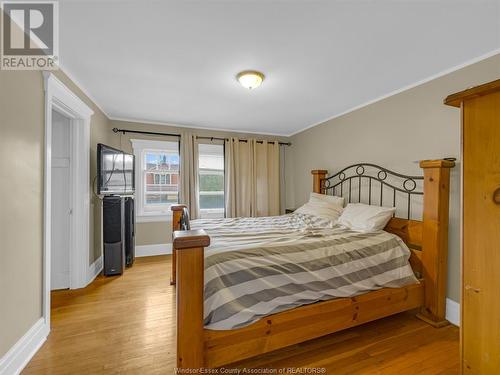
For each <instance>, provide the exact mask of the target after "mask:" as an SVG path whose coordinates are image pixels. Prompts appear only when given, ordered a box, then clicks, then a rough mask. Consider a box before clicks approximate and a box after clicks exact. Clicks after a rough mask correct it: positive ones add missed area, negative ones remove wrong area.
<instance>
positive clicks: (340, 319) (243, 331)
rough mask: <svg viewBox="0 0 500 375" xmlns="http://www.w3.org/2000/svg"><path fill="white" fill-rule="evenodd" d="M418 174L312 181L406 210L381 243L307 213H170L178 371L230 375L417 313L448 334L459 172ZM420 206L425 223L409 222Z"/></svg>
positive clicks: (362, 170) (366, 166)
mask: <svg viewBox="0 0 500 375" xmlns="http://www.w3.org/2000/svg"><path fill="white" fill-rule="evenodd" d="M420 166H421V168H423V171H424V173H423V176H407V175H402V174H399V173H395V172H392V171H389V170H388V169H385V168H382V167H379V166H376V165H374V164H370V163H361V164H356V165H352V166H349V167H347V168H344V169H342V170H340V171H339V172H337V173H336V174H334V175H332V176H330V177H327V171H325V170H314V171H312V176H313V192H315V193H320V194H327V195H331V196H342V197H345V199H346V200H348V202H363V203H366V204H370V205H379V206H383V205H385V206H387V205H389V206H391V205H392V206H397V205H400V206H401V204H400V203H401V199H403V201H404V204H403V206H404V207H405V210H404V211H405V212H404V214H402V213H401V212H397V214H398V215H397V216H403V215H404V217H396V216H394V217H393V218H392V219H390V221H389V223H388V224H387V226H386V227H385V228H384V230H383V231H382V230H380V231H375V232H368V233H366V232H359V231H353V230H349V229H346V228H345V227H343V226H340V225H338V224H337V223H335V222H333V221H331V220H326V219H324V218H320V217H316V216H311V215H307V214H301V213H293V214H288V215H283V216H277V217H268V218H236V219H220V220H213V219H212V220H193V221H190V220H189V215H188V210H187V207H186V206H184V205H176V206H173V207H172V210H173V249H174V252H173V269H172V284H176V288H177V366H178V368H184V369H199V368H214V367H219V366H223V365H227V364H229V363H233V362H236V361H239V360H242V359H245V358H250V357H253V356H257V355H260V354H263V353H267V352H270V351H273V350H276V349H280V348H283V347H286V346H288V345H293V344H297V343H300V342H303V341H306V340H310V339H313V338H316V337H320V336H323V335H326V334H330V333H333V332H337V331H340V330H342V329H346V328H349V327H353V326H356V325H359V324H362V323H365V322H368V321H372V320H375V319H379V318H382V317H386V316H389V315H392V314H396V313H399V312H402V311H406V310H412V309H417V308H418V309H419V313H418V315H417V316H418V317H419V318H421V319H423V320H425V321H426V322H428V323H429V324H432V325H433V326H435V327H440V326H443V325H445V324H447V322H446V320H445V289H446V263H447V225H448V195H449V170H450V168H452V167H453V166H454V163H453V162H452V161H448V160H427V161H422V162H420ZM377 187H378V189H377ZM384 195H385V197H384ZM418 197H420V198H422V197H423V199H422V201H421V204H422V211H423V215H422V220H415V219H414V218H412V215H411V210H412V199H413V198H418ZM391 200H392V202H391ZM388 201H389V202H388ZM398 201H399V202H398ZM415 204H416V203H413V205H415ZM417 204H418V203H417Z"/></svg>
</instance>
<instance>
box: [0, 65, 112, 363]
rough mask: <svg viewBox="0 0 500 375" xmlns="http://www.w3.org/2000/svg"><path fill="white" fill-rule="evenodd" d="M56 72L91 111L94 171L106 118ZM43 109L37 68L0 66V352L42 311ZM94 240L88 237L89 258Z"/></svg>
mask: <svg viewBox="0 0 500 375" xmlns="http://www.w3.org/2000/svg"><path fill="white" fill-rule="evenodd" d="M56 76H57V77H58V78H59V79H60V80H62V81H63V82H64V83H65V84H66V85H67V86H68V87H69V88H70V89H71V90H73V92H74V93H76V94H77V95H78V96H79V97H80V98H81V99H82V100H84V101H85V102H86V103H87V105H89V106H90V107H91V108H92V109H93V110H94V112H95V114H94V115H93V117H92V121H91V144H92V150H91V168H92V172H91V173H92V174H95V172H94V169H95V145H96V143H97V142H99V141H107V137H108V133H109V128H108V127H107V122H108V119H107V118H106V117H105V116H104V114H103V113H102V112H101V111H100V110H99V109H98V108H97V107H96V106H95V105H94V104H93V103H92V101H91V100H89V99H88V98H87V97H86V96H85V95H84V94H83V93H82V92H81V91H80V90H79V89H78V88H77V87H76V86H75V85H74V84H73V83H72V82H71V81H70V80H69V79H68V78H67V77H66V76H65V75H64V74H63V73H62V72H56ZM44 112H45V111H44V87H43V77H42V73H41V72H34V71H24V72H21V71H0V181H1V183H0V207H1V210H0V259H1V261H0V286H1V287H0V301H1V303H0V357H1V356H3V355H4V354H5V353H6V352H7V351H8V349H9V348H10V347H11V346H12V345H13V344H14V343H15V342H16V341H17V340H18V339H19V338H20V337H21V336H22V335H23V334H24V333H25V332H26V331H27V330H28V329H29V328H30V327H31V326H32V325H33V324H34V323H35V322H36V321H37V320H38V319H39V318H40V317H41V316H42V249H43V247H42V239H43V160H44V156H43V152H44V149H43V148H44V146H43V145H44ZM96 212H98V211H96ZM94 216H95V215H91V224H92V223H93V221H94V219H93V217H94ZM99 219H100V216H98V220H97V221H99ZM99 235H100V232H99V231H98V232H97V236H99ZM91 236H92V237H93V236H94V234H93V226H92V225H91ZM99 243H100V239H99V238H97V239H96V240H95V241H92V240H91V249H89V254H90V256H89V262H90V263H92V262H93V260H94V259H95V258H96V257H97V256H98V255H99V254H100V247H99V246H97V244H99Z"/></svg>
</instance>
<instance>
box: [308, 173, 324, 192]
mask: <svg viewBox="0 0 500 375" xmlns="http://www.w3.org/2000/svg"><path fill="white" fill-rule="evenodd" d="M311 174H312V176H313V192H314V193H318V194H323V193H324V191H323V189H322V180H324V179H325V178H326V175H327V174H328V171H327V170H324V169H315V170H313V171H311Z"/></svg>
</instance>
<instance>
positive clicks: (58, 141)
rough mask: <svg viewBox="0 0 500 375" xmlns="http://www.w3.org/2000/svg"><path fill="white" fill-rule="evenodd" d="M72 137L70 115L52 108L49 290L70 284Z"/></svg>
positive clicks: (63, 287) (65, 287)
mask: <svg viewBox="0 0 500 375" xmlns="http://www.w3.org/2000/svg"><path fill="white" fill-rule="evenodd" d="M71 138H72V129H71V119H70V118H68V117H65V116H64V115H62V114H60V113H59V112H57V111H55V110H52V177H51V178H52V192H51V195H52V199H51V204H52V207H51V216H52V228H51V237H52V249H51V253H52V257H51V275H50V289H51V290H56V289H69V287H70V251H71V214H72V207H71V191H72V190H73V188H72V186H71V181H72V178H71V169H72V168H71V166H72V163H71V145H72V142H71Z"/></svg>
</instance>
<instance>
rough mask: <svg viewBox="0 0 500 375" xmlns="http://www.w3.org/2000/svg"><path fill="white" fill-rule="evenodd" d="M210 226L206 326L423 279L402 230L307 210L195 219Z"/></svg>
mask: <svg viewBox="0 0 500 375" xmlns="http://www.w3.org/2000/svg"><path fill="white" fill-rule="evenodd" d="M191 227H192V229H201V228H202V229H205V230H206V231H207V233H208V234H209V235H210V237H211V245H210V246H209V247H207V248H206V249H205V290H204V293H205V295H204V299H205V301H204V310H205V312H204V317H205V327H206V328H209V329H214V330H227V329H235V328H239V327H244V326H247V325H249V324H251V323H253V322H255V321H257V320H259V319H261V318H262V317H264V316H267V315H270V314H274V313H277V312H281V311H284V310H288V309H292V308H294V307H297V306H301V305H305V304H310V303H314V302H317V301H324V300H329V299H333V298H337V297H351V296H355V295H359V294H362V293H365V292H368V291H372V290H376V289H380V288H382V287H402V286H405V285H408V284H413V283H417V282H418V280H417V279H416V277H415V275H414V274H413V271H412V269H411V267H410V265H409V262H408V260H409V257H410V251H409V249H408V248H407V247H406V245H405V243H404V242H403V241H402V240H401V239H400V238H399V237H397V236H395V235H393V234H390V233H387V232H384V231H379V232H373V233H359V232H354V231H351V230H347V229H345V228H342V227H341V226H339V225H335V224H334V223H332V222H331V221H329V220H326V219H321V218H318V217H315V216H310V215H304V214H290V215H283V216H275V217H264V218H236V219H210V220H193V221H191Z"/></svg>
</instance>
